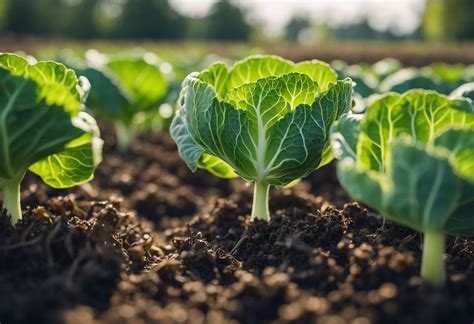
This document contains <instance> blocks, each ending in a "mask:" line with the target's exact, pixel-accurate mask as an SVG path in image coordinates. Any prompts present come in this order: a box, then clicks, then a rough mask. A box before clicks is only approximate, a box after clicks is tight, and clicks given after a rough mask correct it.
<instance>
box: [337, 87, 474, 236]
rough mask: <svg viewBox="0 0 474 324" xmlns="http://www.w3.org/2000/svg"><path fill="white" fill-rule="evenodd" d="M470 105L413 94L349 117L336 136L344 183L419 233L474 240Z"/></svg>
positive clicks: (473, 117)
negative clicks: (465, 236) (473, 238)
mask: <svg viewBox="0 0 474 324" xmlns="http://www.w3.org/2000/svg"><path fill="white" fill-rule="evenodd" d="M466 103H468V102H467V101H465V100H449V99H448V98H446V97H444V96H441V95H438V94H435V93H432V92H426V91H411V92H408V93H406V94H403V95H397V94H389V95H386V96H383V97H381V98H379V99H378V100H376V101H374V102H373V103H372V105H371V106H370V107H369V108H368V111H367V114H366V115H363V116H360V115H359V116H358V117H357V118H354V115H345V116H343V117H342V118H341V119H340V120H339V122H337V123H336V124H335V126H334V127H333V128H332V135H331V141H332V145H333V149H334V155H335V156H336V158H338V159H340V160H341V161H340V162H339V163H338V178H339V180H340V183H341V185H342V186H343V187H344V188H345V189H346V190H347V191H348V193H349V194H350V195H351V196H352V197H354V198H355V199H358V200H360V201H362V202H364V203H366V204H368V205H369V206H371V207H372V208H375V209H377V210H378V211H380V212H381V213H382V214H383V215H384V216H385V217H387V218H388V219H391V220H393V221H395V222H398V223H401V224H404V225H407V226H409V227H411V228H414V229H416V230H418V231H422V232H425V231H435V232H440V231H441V232H442V231H445V232H448V233H451V234H454V235H474V220H473V218H472V210H473V208H474V198H473V193H474V188H473V187H474V185H473V182H474V181H473V178H472V177H473V174H474V164H473V163H472V161H474V142H473V140H474V112H472V111H471V110H470V109H471V107H470V105H469V104H466ZM356 143H357V144H356ZM354 149H355V151H354Z"/></svg>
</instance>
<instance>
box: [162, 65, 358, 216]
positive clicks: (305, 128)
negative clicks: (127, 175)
mask: <svg viewBox="0 0 474 324" xmlns="http://www.w3.org/2000/svg"><path fill="white" fill-rule="evenodd" d="M351 98H352V81H351V80H350V79H346V80H344V81H338V80H337V76H336V73H335V72H334V71H333V70H332V69H331V68H330V67H329V66H328V65H327V64H326V63H323V62H320V61H308V62H302V63H299V64H294V63H292V62H290V61H286V60H283V59H281V58H278V57H275V56H252V57H249V58H247V59H245V60H243V61H240V62H237V63H236V64H235V65H234V66H232V67H230V68H229V67H227V66H226V65H225V64H223V63H215V64H213V65H211V66H210V67H209V68H208V69H206V70H204V71H202V72H200V73H191V74H190V75H189V76H188V77H187V78H186V79H185V80H184V82H183V86H182V92H181V96H180V99H179V104H180V108H179V112H178V114H177V116H176V117H175V119H174V120H173V123H172V126H171V135H172V137H173V139H174V140H175V142H176V143H177V145H178V150H179V154H180V156H181V157H182V158H183V160H184V161H185V162H186V163H187V165H188V166H189V168H190V169H191V170H192V171H195V170H196V169H197V168H202V169H205V170H208V171H209V172H211V173H213V174H214V175H217V176H219V177H222V178H234V177H238V176H240V177H242V178H244V179H245V180H247V181H251V182H254V183H255V192H254V200H253V208H252V219H257V218H259V219H265V220H268V219H269V210H268V192H269V187H270V186H271V185H274V186H286V185H288V184H290V183H292V182H293V181H295V180H297V179H300V178H302V177H305V176H307V175H308V174H309V173H311V172H312V171H314V170H315V169H317V168H318V167H321V166H322V165H324V164H326V163H328V162H329V161H330V160H331V159H332V154H331V150H330V145H329V131H330V127H331V125H332V124H333V122H334V121H335V120H336V119H338V118H339V117H340V116H341V115H342V114H343V113H345V112H347V111H348V110H349V108H350V106H351Z"/></svg>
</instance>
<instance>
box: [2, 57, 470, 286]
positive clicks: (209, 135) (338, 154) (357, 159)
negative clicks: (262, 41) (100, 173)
mask: <svg viewBox="0 0 474 324" xmlns="http://www.w3.org/2000/svg"><path fill="white" fill-rule="evenodd" d="M391 63H392V64H395V65H396V62H392V61H384V62H379V63H377V64H376V65H374V66H373V67H372V69H373V71H378V72H380V71H379V70H380V65H382V64H385V67H388V68H387V69H388V70H390V64H391ZM67 64H68V65H70V66H73V67H74V69H75V72H74V71H73V70H72V69H69V68H67V67H66V66H64V65H63V64H60V63H55V62H51V61H48V62H32V61H31V60H27V59H25V58H22V57H20V56H17V55H13V54H1V55H0V85H1V86H0V100H1V103H0V160H1V163H0V189H1V190H2V191H3V194H4V204H3V206H4V207H5V208H6V209H7V211H8V213H9V214H10V215H11V220H12V223H16V222H17V221H19V220H20V219H21V217H22V212H21V205H20V189H19V188H20V183H21V181H22V179H23V177H24V175H25V173H26V172H27V170H30V171H31V172H33V173H35V174H37V175H39V176H40V177H41V178H42V180H43V181H44V182H45V183H46V184H48V185H50V186H52V187H55V188H67V187H71V186H75V185H78V184H82V183H85V182H88V181H90V180H91V179H92V177H93V174H94V170H95V168H96V167H97V165H98V164H99V163H100V162H101V159H102V153H101V152H102V144H103V142H102V140H101V139H100V132H99V128H98V126H97V124H96V121H95V119H94V117H92V116H96V117H103V118H106V119H109V120H110V121H112V122H113V123H114V125H115V128H116V133H117V138H118V145H119V147H120V149H121V150H123V151H126V150H127V149H128V148H129V147H130V145H131V143H132V141H133V137H134V135H135V133H136V132H139V131H145V130H150V129H156V130H160V129H162V130H165V129H167V128H168V127H170V132H171V135H172V137H173V139H174V140H175V142H176V144H177V146H178V150H179V154H180V156H181V157H182V159H183V160H184V161H185V162H186V164H187V165H188V166H189V168H190V169H191V170H192V171H195V170H196V169H197V168H201V169H205V170H207V171H209V172H210V173H212V174H214V175H216V176H219V177H221V178H235V177H241V178H243V179H245V180H246V181H249V182H252V183H254V201H253V209H252V219H253V220H258V219H262V220H268V219H269V218H270V213H269V208H268V192H269V188H270V186H276V187H285V186H291V185H293V184H294V183H296V182H298V181H299V180H300V179H301V178H304V177H306V176H308V175H309V174H310V173H312V172H314V171H315V170H317V169H318V168H320V167H321V166H323V165H326V164H328V163H329V162H331V160H332V159H333V158H334V157H335V158H336V159H337V160H338V162H337V172H338V178H339V181H340V183H341V185H342V186H343V187H344V188H345V189H346V191H347V192H348V193H349V194H350V195H351V196H352V197H353V198H355V199H356V200H359V201H361V202H363V203H365V204H367V205H368V206H369V207H371V208H373V209H375V210H377V211H379V212H380V213H381V214H382V215H383V216H385V217H386V218H387V219H389V220H391V221H394V222H397V223H400V224H403V225H406V226H408V227H410V228H412V229H415V230H417V231H419V232H422V233H423V234H424V244H423V260H422V269H421V275H422V277H423V278H425V279H426V280H427V281H429V282H431V283H432V284H434V285H442V284H443V282H444V279H445V271H444V265H443V253H444V240H445V234H451V235H456V236H472V235H474V218H473V217H472V212H471V211H472V209H473V208H474V198H473V197H474V105H473V102H472V100H471V98H469V96H471V97H472V93H473V89H472V88H473V87H472V84H461V83H462V82H461V81H459V80H462V81H472V78H473V73H472V71H471V72H470V69H469V68H462V69H459V70H458V68H457V67H453V68H449V67H447V66H444V65H443V66H442V65H436V66H432V67H431V68H430V69H428V68H425V69H421V70H420V71H417V73H420V75H421V76H419V77H423V78H427V79H429V73H428V72H427V71H429V70H431V71H433V72H430V73H439V78H441V75H449V77H448V76H447V77H446V78H449V79H450V80H454V79H456V81H453V83H452V84H456V86H459V88H458V89H457V90H454V91H453V92H452V93H451V94H450V95H449V96H446V95H444V94H440V93H439V92H435V91H431V90H420V89H415V90H409V91H407V92H404V93H402V94H399V93H396V92H388V93H383V94H377V95H374V96H371V97H370V98H367V99H364V100H359V102H358V103H359V104H357V100H354V96H353V92H354V90H355V91H358V90H357V87H358V85H360V84H363V80H360V81H359V82H357V83H354V82H353V80H352V79H351V78H349V77H347V78H345V79H343V80H341V79H339V77H338V73H337V72H336V71H335V70H334V69H333V68H331V66H330V65H328V64H326V63H323V62H320V61H307V62H301V63H298V64H295V63H293V62H290V61H287V60H284V59H281V58H279V57H274V56H253V57H249V58H247V59H244V60H242V61H239V62H237V63H235V64H234V65H232V66H230V67H229V66H228V65H226V64H224V63H215V64H212V65H210V66H209V67H208V68H206V69H205V70H203V71H202V72H200V73H197V72H194V73H191V74H189V75H188V76H187V77H186V78H185V80H184V82H183V83H182V85H181V86H179V83H178V82H177V80H178V78H176V76H175V77H173V68H172V66H171V65H169V64H167V63H164V62H161V61H160V60H159V59H158V58H157V57H156V56H154V55H152V54H148V53H146V54H144V55H141V56H140V57H133V58H129V57H120V56H118V57H108V56H106V55H103V54H100V53H97V52H89V53H88V55H87V59H86V60H77V61H74V60H70V62H67ZM351 68H352V69H353V67H345V68H341V70H340V71H339V76H340V75H341V74H344V75H349V76H351V74H352V75H354V74H355V73H351V72H350V70H351ZM360 68H361V69H362V67H360ZM396 69H398V67H397V68H393V70H396ZM461 70H462V71H461ZM435 71H437V72H435ZM440 71H441V72H440ZM378 72H367V73H369V74H368V75H370V73H373V74H374V75H378V77H379V78H380V79H382V73H379V74H377V73H378ZM391 72H394V71H391ZM391 72H386V74H387V75H388V74H390V73H391ZM399 72H400V71H398V72H395V73H399ZM433 75H434V74H433ZM77 76H79V77H77ZM392 77H393V76H392ZM417 77H418V76H417ZM387 78H390V76H387V77H386V78H385V80H383V81H381V83H380V84H381V85H380V87H378V88H377V89H378V90H377V92H379V91H381V92H385V90H383V89H384V88H385V87H383V86H382V84H383V83H384V82H386V80H387ZM446 80H447V79H446ZM387 82H388V81H387ZM436 82H438V81H436ZM458 83H459V84H458ZM91 84H92V86H91ZM442 84H443V86H445V87H446V89H449V91H451V90H452V89H451V88H450V87H451V86H452V84H451V83H449V82H447V81H446V82H444V83H442ZM406 87H408V88H411V87H412V86H408V85H407V86H406ZM169 89H171V91H170V90H169ZM389 90H396V89H393V88H390V89H389ZM438 90H440V91H443V92H446V91H447V90H446V91H444V90H441V89H438ZM374 92H375V91H374ZM359 95H360V93H359ZM176 99H177V105H175V104H174V101H175V100H176ZM175 106H177V108H176V109H175ZM157 107H159V108H158V109H157ZM356 108H357V109H356ZM173 116H174V118H173ZM171 119H173V121H172V123H171V124H170V122H171Z"/></svg>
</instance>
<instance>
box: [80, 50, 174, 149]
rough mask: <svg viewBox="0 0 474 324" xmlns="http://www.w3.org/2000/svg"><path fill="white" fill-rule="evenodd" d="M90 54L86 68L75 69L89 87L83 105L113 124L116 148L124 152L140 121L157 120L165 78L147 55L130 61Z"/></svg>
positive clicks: (165, 90)
mask: <svg viewBox="0 0 474 324" xmlns="http://www.w3.org/2000/svg"><path fill="white" fill-rule="evenodd" d="M94 53H95V55H89V56H90V57H89V60H88V63H87V65H88V66H87V67H77V68H75V70H76V72H77V74H79V75H83V76H85V77H87V78H88V79H89V80H90V82H91V84H92V89H91V92H90V94H89V97H88V99H87V106H88V107H90V108H91V109H92V111H94V113H95V114H97V115H98V116H104V117H105V118H107V119H109V120H111V121H112V122H113V123H114V126H115V130H116V132H115V133H116V136H117V146H118V148H119V150H121V151H127V150H129V149H130V146H131V145H132V143H133V140H134V138H135V134H136V131H137V128H138V127H140V126H141V124H143V122H147V121H148V120H149V119H152V120H153V121H155V120H156V119H158V120H159V119H160V118H159V117H157V116H159V114H160V111H159V106H160V101H161V100H162V99H164V98H165V96H166V94H167V92H168V82H167V79H166V76H165V74H164V73H163V72H162V71H161V69H160V66H161V64H159V60H158V58H157V57H156V56H154V55H153V54H151V53H147V54H144V55H143V56H141V57H132V58H129V57H127V58H109V57H108V56H105V55H103V54H99V53H96V52H94Z"/></svg>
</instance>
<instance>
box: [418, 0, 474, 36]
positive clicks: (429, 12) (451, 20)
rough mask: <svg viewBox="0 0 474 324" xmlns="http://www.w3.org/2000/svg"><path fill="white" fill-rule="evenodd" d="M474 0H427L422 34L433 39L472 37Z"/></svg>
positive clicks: (473, 29)
mask: <svg viewBox="0 0 474 324" xmlns="http://www.w3.org/2000/svg"><path fill="white" fill-rule="evenodd" d="M473 17H474V1H472V0H429V1H428V3H427V6H426V11H425V15H424V17H423V34H424V36H425V37H426V38H428V39H434V40H467V39H474V23H473Z"/></svg>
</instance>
